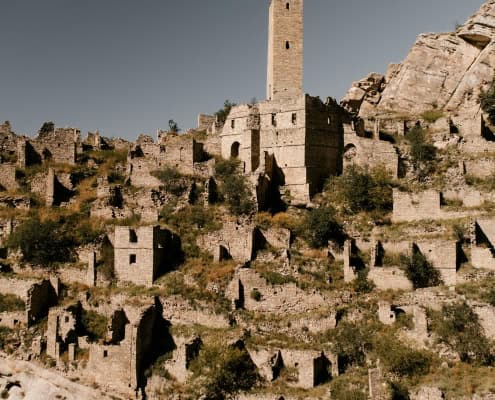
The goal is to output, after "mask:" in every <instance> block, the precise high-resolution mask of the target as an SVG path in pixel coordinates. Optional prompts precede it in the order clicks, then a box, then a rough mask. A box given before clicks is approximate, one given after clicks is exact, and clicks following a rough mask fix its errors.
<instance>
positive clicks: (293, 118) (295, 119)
mask: <svg viewBox="0 0 495 400" xmlns="http://www.w3.org/2000/svg"><path fill="white" fill-rule="evenodd" d="M296 124H297V113H292V125H296Z"/></svg>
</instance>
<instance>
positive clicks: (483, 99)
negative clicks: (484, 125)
mask: <svg viewBox="0 0 495 400" xmlns="http://www.w3.org/2000/svg"><path fill="white" fill-rule="evenodd" d="M479 100H480V104H481V109H482V110H483V111H484V112H486V113H487V114H488V118H489V119H490V122H491V123H492V124H495V79H494V81H493V82H492V84H491V85H490V87H489V88H488V90H482V91H481V93H480V97H479Z"/></svg>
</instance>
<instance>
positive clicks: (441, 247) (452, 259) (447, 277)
mask: <svg viewBox="0 0 495 400" xmlns="http://www.w3.org/2000/svg"><path fill="white" fill-rule="evenodd" d="M415 244H416V246H417V247H418V249H419V250H420V251H421V253H422V254H423V255H424V256H425V257H426V259H427V260H428V261H429V262H430V263H431V265H432V266H433V268H435V269H437V270H439V271H440V277H441V279H442V282H443V283H444V284H445V285H446V286H455V284H456V281H457V267H458V259H457V256H458V254H457V253H458V250H457V247H458V246H457V241H454V240H428V241H417V242H416V243H415Z"/></svg>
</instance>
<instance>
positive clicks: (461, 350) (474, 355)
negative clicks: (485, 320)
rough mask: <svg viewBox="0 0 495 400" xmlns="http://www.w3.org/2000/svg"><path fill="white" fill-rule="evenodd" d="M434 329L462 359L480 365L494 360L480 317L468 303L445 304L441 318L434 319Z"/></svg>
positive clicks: (441, 339)
mask: <svg viewBox="0 0 495 400" xmlns="http://www.w3.org/2000/svg"><path fill="white" fill-rule="evenodd" d="M433 331H434V332H435V333H436V334H437V335H438V337H439V339H440V341H441V342H442V343H444V344H446V345H447V346H449V347H450V348H451V349H452V350H453V351H455V352H457V354H458V355H459V357H460V359H461V361H463V362H468V363H474V364H479V365H488V364H490V363H491V362H492V361H493V355H492V354H491V350H490V347H491V346H490V342H489V341H488V339H487V338H486V336H485V335H484V331H483V327H482V326H481V324H480V322H479V317H478V315H477V314H476V313H475V312H474V311H473V310H472V309H471V307H470V306H469V305H468V304H467V303H465V302H463V303H454V304H446V305H444V306H443V307H442V311H441V315H440V318H435V319H434V324H433Z"/></svg>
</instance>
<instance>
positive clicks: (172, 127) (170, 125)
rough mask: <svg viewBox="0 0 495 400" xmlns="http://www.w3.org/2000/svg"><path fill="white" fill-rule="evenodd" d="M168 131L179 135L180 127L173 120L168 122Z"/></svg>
mask: <svg viewBox="0 0 495 400" xmlns="http://www.w3.org/2000/svg"><path fill="white" fill-rule="evenodd" d="M168 130H169V131H170V132H172V133H179V132H180V128H179V125H178V124H177V122H175V121H174V120H173V119H169V120H168Z"/></svg>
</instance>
